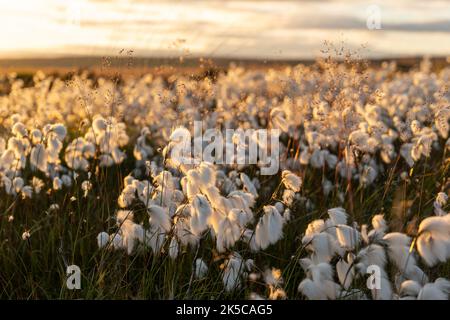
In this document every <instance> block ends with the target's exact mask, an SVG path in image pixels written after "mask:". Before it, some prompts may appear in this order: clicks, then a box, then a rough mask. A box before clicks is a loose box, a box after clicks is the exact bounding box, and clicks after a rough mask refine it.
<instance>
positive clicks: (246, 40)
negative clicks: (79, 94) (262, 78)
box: [0, 0, 450, 59]
mask: <svg viewBox="0 0 450 320" xmlns="http://www.w3.org/2000/svg"><path fill="white" fill-rule="evenodd" d="M325 41H327V42H328V43H331V44H332V45H331V46H333V45H334V46H335V47H344V48H345V49H347V50H350V51H352V52H355V53H356V54H357V55H359V56H362V57H369V58H378V57H405V56H418V55H420V56H421V55H430V56H450V1H449V0H445V1H444V0H439V1H434V0H420V1H419V0H390V1H384V0H374V1H364V0H363V1H355V0H347V1H342V0H340V1H337V0H336V1H333V0H300V1H256V0H253V1H215V0H210V1H193V0H191V1H187V0H184V1H174V0H172V1H145V0H0V58H23V57H27V58H28V57H55V56H70V55H115V54H117V53H118V51H119V50H122V49H125V50H133V54H134V55H135V56H149V57H161V56H162V57H167V56H174V57H178V56H184V57H227V58H250V59H310V58H315V57H317V56H319V55H321V54H322V53H321V52H322V51H323V50H326V49H327V48H329V47H330V45H325V44H324V42H325Z"/></svg>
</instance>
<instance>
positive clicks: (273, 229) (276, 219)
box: [255, 206, 283, 250]
mask: <svg viewBox="0 0 450 320" xmlns="http://www.w3.org/2000/svg"><path fill="white" fill-rule="evenodd" d="M263 210H264V215H263V216H262V217H261V218H260V220H259V222H258V224H257V225H256V230H255V242H256V244H257V245H258V246H259V247H260V248H261V249H263V250H264V249H266V248H267V247H268V246H269V245H270V244H274V243H275V242H277V241H278V240H279V239H280V238H281V236H282V229H283V217H282V216H281V214H280V213H279V212H278V210H277V208H275V207H274V206H265V207H264V208H263Z"/></svg>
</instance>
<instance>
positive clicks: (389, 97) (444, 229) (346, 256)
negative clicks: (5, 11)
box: [0, 59, 450, 300]
mask: <svg viewBox="0 0 450 320" xmlns="http://www.w3.org/2000/svg"><path fill="white" fill-rule="evenodd" d="M0 83H1V85H0V88H1V89H0V91H1V96H0V270H1V271H0V297H1V298H2V299H13V298H15V299H78V298H83V299H216V300H217V299H442V300H448V299H449V293H450V281H449V278H450V214H449V212H450V202H449V201H448V196H449V194H450V139H449V121H450V93H449V91H448V85H449V83H450V65H448V63H447V64H446V65H445V66H443V67H442V68H439V69H436V68H433V66H432V65H431V63H430V61H427V60H424V61H423V62H422V63H421V64H420V66H419V65H418V66H415V67H412V68H410V69H409V70H399V69H398V68H397V67H396V64H395V63H394V62H387V63H383V64H381V65H379V66H369V65H366V64H364V63H360V62H358V61H343V62H337V61H334V60H332V59H324V60H318V61H317V62H316V63H314V64H312V65H308V66H306V65H297V66H288V65H286V66H282V67H280V66H278V67H277V68H271V67H270V66H266V67H264V68H245V67H239V66H230V67H229V68H227V69H226V70H220V71H219V72H204V73H202V72H197V73H195V74H184V73H182V72H178V71H174V72H172V73H169V74H164V75H156V74H152V73H148V74H144V75H135V76H128V77H120V75H118V76H101V75H94V74H91V73H88V72H79V73H75V74H69V75H64V76H57V75H49V74H44V73H43V72H36V73H34V74H33V75H32V76H31V77H28V78H24V77H22V76H21V75H18V74H13V73H8V74H3V75H2V76H1V77H0ZM195 122H201V124H202V126H203V130H206V129H208V128H210V129H211V128H213V129H217V131H216V132H218V133H225V131H226V129H241V130H246V129H253V130H259V129H267V130H269V131H268V132H269V137H270V138H272V137H273V132H276V130H275V129H277V130H279V131H278V132H279V135H276V136H275V140H276V141H277V142H278V144H279V148H278V150H277V149H275V148H273V145H272V144H268V143H265V142H264V141H262V140H261V139H259V138H258V137H257V136H254V135H251V136H250V137H245V135H242V134H241V133H242V131H236V132H235V134H234V135H233V136H232V137H231V140H229V141H227V142H226V143H224V145H223V149H224V150H225V151H226V152H229V153H230V154H234V152H235V151H236V150H237V151H239V150H240V151H241V152H243V153H242V154H244V156H245V155H248V154H249V152H250V146H251V145H255V144H256V145H257V146H258V148H259V149H262V151H265V152H266V155H267V154H271V151H272V155H274V152H276V151H278V152H276V154H275V158H270V159H276V161H277V170H276V172H273V173H271V174H262V173H263V167H264V166H265V164H267V161H266V160H268V158H267V157H266V158H264V157H262V156H261V154H259V156H258V159H257V162H256V163H245V161H244V163H238V162H237V161H235V160H237V159H236V158H233V157H232V158H230V159H231V160H233V161H225V162H224V163H215V162H214V161H212V162H211V161H204V159H203V158H201V157H200V158H199V157H197V156H198V154H195V153H193V154H190V156H191V158H189V155H188V156H186V154H183V157H177V156H174V153H173V152H172V151H173V150H175V149H177V148H178V149H179V148H180V146H181V148H182V150H183V151H184V150H185V149H187V147H191V146H194V144H196V145H200V146H204V145H206V142H207V141H205V140H203V138H202V137H200V138H198V137H197V138H194V132H193V130H194V123H195ZM271 130H272V131H271ZM273 130H275V131H273ZM189 134H192V139H190V140H188V145H186V144H185V143H184V142H186V141H182V139H180V137H185V136H189ZM198 139H200V140H198ZM219 151H220V152H221V150H219V149H215V151H214V156H218V152H219ZM238 154H239V153H238ZM186 158H189V159H186ZM186 160H194V161H186ZM241 160H242V159H241ZM71 265H76V266H78V267H79V269H80V271H81V288H80V289H78V290H77V289H75V290H71V289H69V288H68V287H67V285H66V281H67V274H66V272H67V267H68V266H71ZM374 268H375V269H376V272H378V273H376V275H378V277H377V278H376V280H375V281H374V282H371V281H369V285H368V283H367V282H368V281H367V280H368V279H369V280H370V279H372V278H371V277H372V273H371V271H370V270H372V271H373V270H374ZM370 284H372V285H370Z"/></svg>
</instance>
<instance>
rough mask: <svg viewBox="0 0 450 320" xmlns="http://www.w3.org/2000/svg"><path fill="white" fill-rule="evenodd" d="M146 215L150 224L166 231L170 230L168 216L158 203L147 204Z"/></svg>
mask: <svg viewBox="0 0 450 320" xmlns="http://www.w3.org/2000/svg"><path fill="white" fill-rule="evenodd" d="M148 215H149V216H150V218H149V223H150V225H152V226H154V227H156V228H159V229H161V230H164V231H166V232H169V231H170V228H171V222H170V217H169V214H168V212H167V210H166V209H165V208H163V207H160V206H158V205H149V206H148Z"/></svg>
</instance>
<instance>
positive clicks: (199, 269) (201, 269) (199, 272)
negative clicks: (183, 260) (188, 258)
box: [194, 258, 208, 279]
mask: <svg viewBox="0 0 450 320" xmlns="http://www.w3.org/2000/svg"><path fill="white" fill-rule="evenodd" d="M207 273H208V266H207V264H206V263H205V261H203V260H202V259H201V258H197V259H196V260H195V264H194V274H195V277H196V278H197V279H203V278H204V277H205V276H206V274H207Z"/></svg>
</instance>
